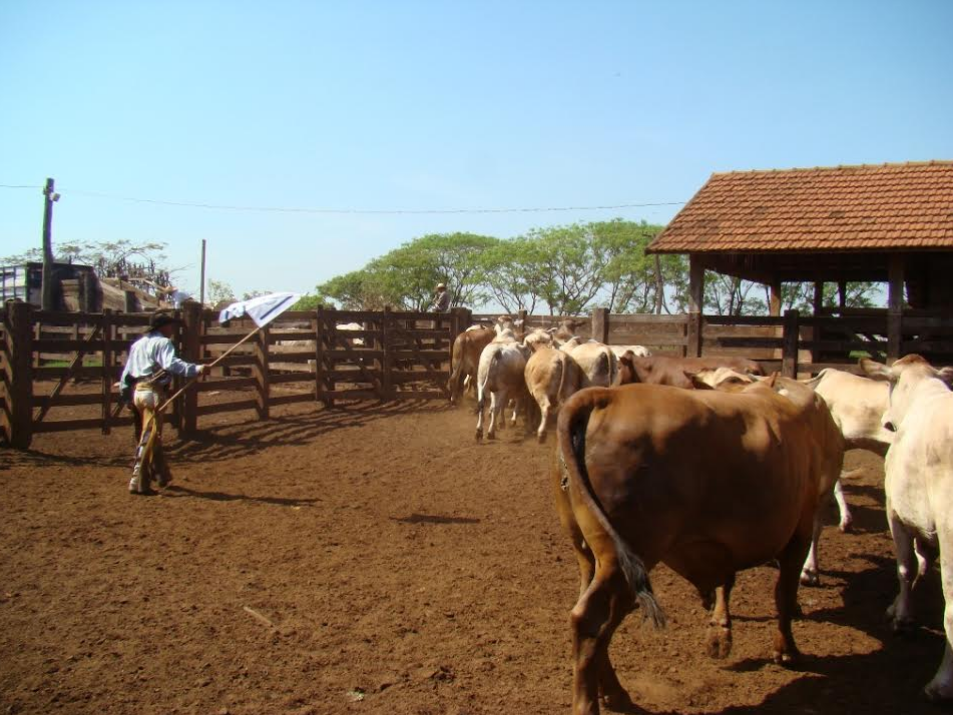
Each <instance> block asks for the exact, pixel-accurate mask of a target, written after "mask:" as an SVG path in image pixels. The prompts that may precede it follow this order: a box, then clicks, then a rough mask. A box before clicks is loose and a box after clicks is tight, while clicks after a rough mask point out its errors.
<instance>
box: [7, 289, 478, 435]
mask: <svg viewBox="0 0 953 715" xmlns="http://www.w3.org/2000/svg"><path fill="white" fill-rule="evenodd" d="M467 316H468V313H467V312H466V311H463V312H461V311H455V312H452V313H449V314H440V315H436V314H432V313H402V312H400V313H399V312H393V311H390V310H385V311H377V312H364V311H337V310H332V309H325V308H319V309H318V310H316V311H297V312H287V313H285V314H283V315H281V316H280V317H279V318H278V319H277V320H275V321H274V322H273V323H271V324H270V325H269V326H268V327H266V328H264V329H263V330H262V331H261V332H260V333H259V334H258V335H257V336H256V337H255V339H253V340H250V341H248V343H247V344H245V345H242V346H241V347H240V348H239V349H238V350H236V351H235V353H234V354H232V355H230V356H228V357H227V358H226V359H225V360H223V361H222V364H221V365H220V366H218V367H216V369H215V370H213V371H212V374H211V375H210V376H209V377H208V378H207V379H204V380H203V381H201V382H200V383H198V384H197V385H196V387H195V388H194V389H192V390H188V391H186V392H185V393H184V395H183V396H182V397H181V398H179V399H178V400H176V403H175V404H174V405H173V408H172V411H171V414H170V415H169V419H170V422H171V424H173V426H175V427H176V428H178V429H179V431H180V432H181V433H182V434H186V435H188V434H191V433H194V432H195V431H196V430H197V429H198V427H199V420H200V419H201V418H202V417H205V416H208V415H214V414H220V413H223V412H233V411H236V410H254V411H255V412H256V413H257V415H258V416H259V418H261V419H268V417H269V415H270V411H271V408H272V407H274V406H277V405H285V404H293V403H298V402H315V401H320V402H323V403H324V404H325V405H328V406H332V405H334V404H335V403H336V402H339V401H342V400H352V399H377V400H382V401H388V400H407V399H417V400H419V399H441V400H443V399H446V398H447V396H448V393H447V391H446V381H447V374H448V372H449V360H450V348H451V346H452V344H453V339H454V338H455V337H456V335H457V332H459V331H460V330H462V329H463V328H464V327H465V326H466V324H468V323H467V321H468V320H469V318H468V317H467ZM176 317H178V318H179V319H180V320H179V325H178V329H177V334H176V335H175V338H174V341H175V343H176V346H177V349H178V352H179V355H180V356H181V357H182V358H183V359H184V360H187V361H189V362H209V361H211V360H212V359H214V358H215V357H216V356H217V355H220V354H221V353H223V352H224V351H225V350H227V349H228V348H229V347H231V346H232V345H234V344H235V343H236V342H238V341H239V340H240V339H241V338H242V337H243V336H244V335H246V334H247V333H248V332H250V331H251V330H253V329H254V327H255V326H254V324H252V323H251V322H250V321H248V320H238V321H233V322H232V324H231V325H230V326H223V325H220V324H219V323H218V319H217V314H215V313H213V312H211V311H205V310H203V309H202V308H201V306H199V305H198V304H195V303H187V304H186V305H185V306H184V307H183V309H182V310H181V311H179V312H178V313H177V316H176ZM149 318H150V315H149V314H131V313H111V312H109V311H105V312H103V313H74V312H69V313H67V312H44V311H39V310H36V309H35V308H34V307H33V306H31V305H29V304H27V303H20V302H11V303H8V304H7V305H6V307H5V309H4V311H3V312H2V313H0V438H2V440H3V441H4V442H6V443H8V444H10V445H12V446H15V447H18V448H22V449H25V448H27V447H29V445H30V442H31V440H32V437H33V435H34V434H37V433H41V432H59V431H69V430H75V429H90V428H95V429H100V430H102V432H103V433H109V432H110V430H112V429H113V428H114V427H117V426H120V425H124V424H128V423H129V422H130V421H131V419H130V415H129V414H128V412H127V413H125V414H122V413H120V412H119V411H117V409H116V405H117V404H118V399H119V395H118V389H117V387H116V383H117V381H118V380H119V377H120V374H121V372H122V368H123V365H124V364H125V359H126V356H127V354H128V350H129V346H130V345H131V343H132V342H133V341H134V340H135V339H136V338H138V337H139V335H141V334H142V333H143V332H144V330H145V329H146V327H147V326H148V323H149ZM349 323H356V324H358V326H357V327H359V329H357V330H348V329H346V328H348V327H354V326H350V325H347V324H349ZM176 382H180V381H179V380H176ZM60 408H70V409H69V410H66V411H64V410H63V409H60ZM64 414H65V417H64Z"/></svg>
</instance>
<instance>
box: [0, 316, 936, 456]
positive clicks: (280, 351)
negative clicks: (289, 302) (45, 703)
mask: <svg viewBox="0 0 953 715" xmlns="http://www.w3.org/2000/svg"><path fill="white" fill-rule="evenodd" d="M149 317H150V316H149V315H148V314H134V313H110V312H109V311H106V312H104V313H59V312H44V311H38V310H36V309H35V308H33V307H32V306H30V305H29V304H26V303H13V302H12V303H8V304H7V305H6V307H5V310H4V311H2V312H0V438H2V439H3V441H5V442H6V443H7V444H10V445H12V446H14V447H18V448H27V447H29V445H30V442H31V439H32V436H33V434H35V433H39V432H53V431H67V430H75V429H90V428H93V429H100V430H102V431H103V432H104V433H108V432H109V431H110V430H111V429H112V428H114V427H117V426H119V425H123V424H128V423H129V421H130V417H129V415H128V413H125V414H120V413H118V412H117V410H116V408H115V407H114V406H115V405H116V404H117V401H118V394H117V392H116V390H115V388H114V385H115V383H116V382H117V380H118V379H119V375H120V372H121V370H122V366H123V364H124V362H125V359H126V355H127V352H128V349H129V345H130V344H131V342H132V341H133V340H135V339H136V338H137V337H138V336H139V335H140V334H141V333H142V332H143V330H144V329H145V327H146V326H147V325H148V322H149ZM178 317H179V318H181V320H180V322H179V328H178V332H177V334H176V336H175V342H176V344H177V347H178V350H179V353H180V355H181V356H182V357H183V359H185V360H188V361H190V362H210V361H211V360H212V359H214V358H215V357H217V356H218V355H221V354H222V353H223V352H224V351H225V350H227V349H228V348H229V347H230V346H232V345H234V344H235V343H236V342H238V341H239V340H240V339H241V338H242V337H243V336H244V335H246V334H247V333H248V332H250V331H251V330H252V329H254V325H253V324H252V323H251V322H250V321H248V320H237V321H233V322H232V324H231V325H229V326H224V325H220V324H219V323H218V319H217V315H216V314H215V313H213V312H211V311H205V310H202V308H201V307H200V306H199V305H197V304H194V303H187V304H186V305H185V306H184V308H183V310H182V311H180V313H179V314H178ZM519 317H520V318H522V319H523V320H524V321H525V325H526V327H527V328H535V327H542V328H547V329H548V328H552V327H555V326H557V325H559V324H560V323H561V322H562V321H563V320H565V319H566V318H561V317H556V316H534V315H526V314H525V313H521V314H520V315H519ZM495 318H496V316H494V315H473V314H472V313H471V312H470V311H469V310H466V309H455V310H454V311H451V312H450V313H448V314H433V313H403V312H395V311H391V310H389V309H385V310H383V311H344V310H332V309H328V308H318V309H317V310H314V311H296V312H287V313H284V314H283V315H281V316H280V317H279V318H278V319H277V320H275V321H274V322H273V323H272V324H270V325H269V326H268V327H267V328H266V329H264V330H262V331H261V332H260V333H259V335H258V336H256V338H255V339H254V340H250V341H248V343H246V344H244V345H242V346H240V347H239V348H238V349H237V350H236V351H235V352H234V353H233V354H231V355H229V356H228V357H227V358H225V360H223V361H222V363H221V364H220V365H219V366H217V367H216V368H215V370H214V371H213V373H212V374H211V375H209V376H208V377H207V378H206V379H204V380H203V381H201V382H199V383H198V384H197V385H196V387H195V388H194V389H192V390H189V391H187V392H186V393H185V394H184V396H183V397H182V398H180V399H179V400H177V401H176V404H175V405H174V406H173V408H172V412H171V414H170V415H169V419H170V422H171V424H172V425H173V426H175V427H176V428H177V429H178V430H179V431H180V433H181V434H183V435H188V434H191V433H194V432H195V431H196V430H197V429H198V427H199V421H200V419H202V418H205V417H208V416H211V415H218V414H221V413H225V412H233V411H238V410H251V411H254V412H255V413H256V414H257V415H258V416H259V417H260V418H261V419H267V418H268V417H269V415H270V411H271V409H272V408H273V407H276V406H278V405H287V404H295V403H305V402H311V403H314V402H321V403H323V404H324V405H326V406H334V405H335V404H337V403H339V402H341V401H344V400H355V399H359V400H366V399H374V400H382V401H391V400H406V399H418V400H419V399H427V400H432V399H437V400H442V399H446V397H447V392H446V380H447V376H448V372H449V359H450V349H451V346H452V344H453V340H454V338H455V336H456V335H457V334H458V333H460V332H462V331H463V330H465V329H466V328H467V327H468V326H469V325H471V323H473V322H474V321H493V320H495ZM572 320H573V321H574V323H575V328H574V331H575V333H576V334H578V335H580V336H581V337H584V338H588V337H595V338H598V339H601V340H603V341H605V342H608V343H610V344H615V345H644V346H646V347H648V348H649V349H650V350H651V351H652V352H653V353H656V354H669V355H683V356H699V355H726V356H727V355H735V356H743V357H750V358H754V359H756V360H759V361H761V362H762V364H763V365H764V366H765V368H766V369H768V370H780V371H782V372H783V373H784V374H785V375H791V376H796V375H803V374H816V373H817V372H818V371H819V370H821V369H822V368H824V367H829V366H837V367H841V368H844V369H856V367H855V366H856V357H857V355H858V354H868V355H872V356H874V357H876V358H879V359H886V360H893V359H896V358H897V357H899V356H900V355H901V354H905V353H908V352H918V353H921V354H923V355H925V356H926V357H928V358H929V359H932V360H934V361H935V362H938V363H941V364H947V363H949V362H951V361H953V318H949V317H943V316H936V315H926V314H923V313H920V312H917V313H912V312H911V313H910V314H909V315H907V314H906V313H903V314H899V313H895V312H894V313H887V311H879V312H877V311H864V312H863V313H861V314H858V315H840V316H834V315H828V314H825V315H820V316H801V315H800V314H799V313H798V312H797V311H788V312H787V313H785V315H784V316H775V317H771V316H754V317H752V316H740V317H739V316H702V315H699V314H686V315H610V314H609V313H608V312H607V311H605V310H604V309H597V310H595V311H593V313H592V314H591V315H589V316H574V317H572ZM352 328H353V329H352ZM60 408H70V409H69V410H68V411H67V412H68V414H67V416H66V418H64V417H63V415H64V411H63V410H62V409H60ZM54 417H58V418H59V419H52V418H54Z"/></svg>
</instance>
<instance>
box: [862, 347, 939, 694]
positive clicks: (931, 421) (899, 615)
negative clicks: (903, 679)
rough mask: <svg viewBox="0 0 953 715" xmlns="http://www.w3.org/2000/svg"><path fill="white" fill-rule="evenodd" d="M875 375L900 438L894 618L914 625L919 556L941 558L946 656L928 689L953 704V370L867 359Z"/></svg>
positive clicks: (910, 359)
mask: <svg viewBox="0 0 953 715" xmlns="http://www.w3.org/2000/svg"><path fill="white" fill-rule="evenodd" d="M861 366H862V367H863V369H864V371H865V372H866V373H867V374H868V375H870V376H871V377H876V378H881V379H886V380H889V381H890V383H891V385H892V389H891V391H890V399H889V405H888V407H887V411H886V412H885V413H884V416H883V420H882V424H883V425H884V427H886V428H887V429H891V430H894V431H895V432H896V434H895V437H894V441H893V444H892V445H891V446H890V450H889V451H888V452H887V461H886V465H885V467H886V469H885V471H886V480H885V482H884V488H885V491H886V497H887V499H886V512H887V523H888V524H889V525H890V533H891V534H892V535H893V544H894V549H895V550H896V555H897V575H898V577H899V581H900V593H899V594H897V598H896V599H895V600H894V602H893V605H892V606H891V607H890V608H889V609H888V610H887V615H888V616H889V617H890V618H891V619H892V620H893V624H894V628H895V629H898V630H902V629H904V628H906V627H907V626H908V625H909V624H910V623H911V622H912V621H913V604H912V603H911V600H910V591H911V589H912V587H913V583H914V580H915V578H916V577H917V575H918V574H922V573H923V572H924V570H925V569H924V568H923V566H924V564H923V563H921V564H920V568H918V565H917V552H918V551H919V553H920V555H921V556H922V555H923V554H924V552H926V551H927V550H928V549H929V550H930V551H933V552H936V551H938V552H939V557H940V580H941V583H942V585H943V600H944V601H945V603H946V607H945V609H944V612H943V628H944V630H945V631H946V650H945V651H944V653H943V660H942V661H941V662H940V667H939V669H938V670H937V672H936V675H934V676H933V679H932V680H931V681H930V682H929V683H928V684H927V686H926V688H925V691H924V692H925V694H926V696H927V697H928V698H929V699H930V700H951V699H953V649H951V644H953V392H950V384H951V382H953V368H943V369H942V370H937V369H936V368H934V367H932V366H931V365H930V363H928V362H927V361H926V360H924V359H923V358H922V357H920V356H919V355H907V356H906V357H903V358H901V359H900V360H897V362H895V363H894V364H893V365H892V366H891V367H887V366H886V365H881V364H880V363H877V362H874V361H873V360H867V359H864V360H861Z"/></svg>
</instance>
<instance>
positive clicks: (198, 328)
mask: <svg viewBox="0 0 953 715" xmlns="http://www.w3.org/2000/svg"><path fill="white" fill-rule="evenodd" d="M182 320H183V325H182V359H183V360H185V361H186V362H198V361H199V358H200V356H201V352H202V306H201V305H199V304H198V303H196V302H195V301H191V300H190V301H186V302H185V303H183V304H182ZM180 405H181V408H182V413H181V414H182V423H181V428H180V432H181V434H182V435H185V436H190V435H194V434H195V431H196V430H197V429H198V409H199V393H198V390H194V389H193V390H186V391H185V392H184V393H183V394H182V401H181V403H180Z"/></svg>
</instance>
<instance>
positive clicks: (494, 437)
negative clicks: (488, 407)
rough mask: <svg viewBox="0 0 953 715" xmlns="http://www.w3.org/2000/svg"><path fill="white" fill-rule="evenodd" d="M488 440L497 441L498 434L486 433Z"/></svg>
mask: <svg viewBox="0 0 953 715" xmlns="http://www.w3.org/2000/svg"><path fill="white" fill-rule="evenodd" d="M486 438H487V439H496V432H487V433H486Z"/></svg>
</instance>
